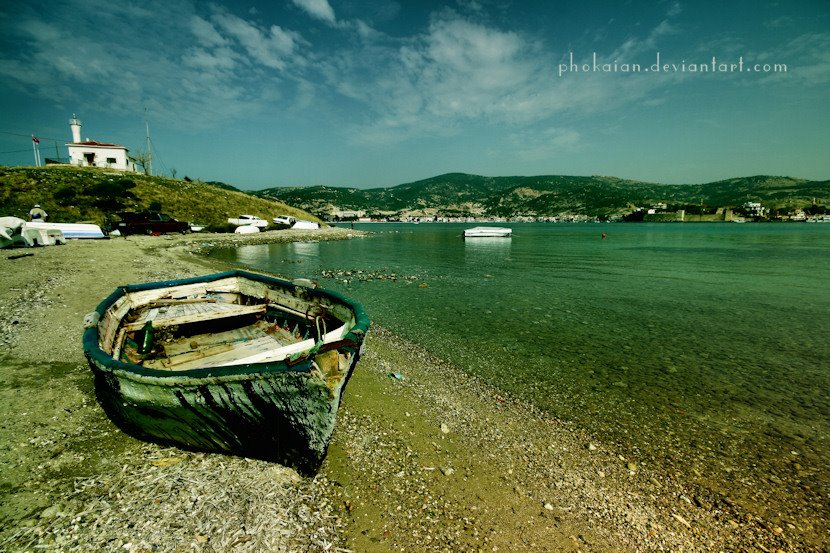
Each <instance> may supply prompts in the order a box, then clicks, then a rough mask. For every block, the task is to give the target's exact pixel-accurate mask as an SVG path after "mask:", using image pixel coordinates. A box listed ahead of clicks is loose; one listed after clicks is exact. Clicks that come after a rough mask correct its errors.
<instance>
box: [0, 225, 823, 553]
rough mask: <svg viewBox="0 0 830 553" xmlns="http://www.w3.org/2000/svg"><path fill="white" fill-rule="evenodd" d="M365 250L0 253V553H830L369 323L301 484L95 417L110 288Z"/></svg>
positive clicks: (328, 235)
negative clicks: (270, 254) (89, 342)
mask: <svg viewBox="0 0 830 553" xmlns="http://www.w3.org/2000/svg"><path fill="white" fill-rule="evenodd" d="M360 236H361V233H359V232H355V231H348V230H346V229H323V230H320V231H304V232H298V231H296V232H295V231H291V232H285V231H282V232H269V233H263V234H261V235H252V236H238V235H186V236H176V237H143V236H142V237H130V238H129V239H123V238H119V239H112V240H102V241H70V242H69V243H68V244H67V245H65V246H55V247H48V248H38V249H31V250H3V251H2V253H0V259H2V261H1V262H2V264H3V268H4V270H3V271H0V343H1V344H2V349H0V351H2V353H0V411H2V421H3V422H2V425H0V466H2V467H3V470H2V480H0V499H1V501H0V551H31V550H47V551H72V550H74V551H92V550H106V551H116V550H118V551H141V552H145V551H185V550H186V551H194V550H195V551H394V550H398V551H668V550H671V551H776V552H777V551H827V550H828V549H827V547H828V546H827V545H826V544H827V541H826V538H827V522H826V521H824V523H823V527H821V526H818V527H817V526H809V527H808V526H807V525H806V523H805V522H804V521H795V520H794V521H783V522H781V521H768V520H763V519H761V518H760V517H759V516H758V515H756V514H753V513H752V512H747V511H746V510H744V509H742V508H741V507H740V506H738V505H736V504H734V502H732V501H730V499H729V498H728V497H727V496H724V495H719V494H718V495H716V494H713V493H712V492H709V491H706V490H700V489H695V488H694V487H693V486H691V485H690V484H689V483H688V482H685V481H684V480H683V479H682V478H681V477H679V476H678V475H677V474H674V473H666V472H660V471H655V470H653V469H652V467H650V466H649V465H648V464H647V463H646V462H643V461H639V462H635V461H634V460H633V459H632V458H630V457H629V453H628V452H625V451H620V450H618V449H617V448H616V446H615V447H612V446H610V445H606V444H604V443H603V440H602V437H601V436H589V435H586V434H585V433H583V432H582V431H580V430H579V429H577V428H573V427H571V426H569V425H567V424H564V423H562V422H561V421H558V420H555V419H552V418H550V417H548V416H546V415H544V414H543V413H540V412H538V411H537V410H535V409H534V408H532V407H531V406H529V405H526V404H523V403H522V402H519V401H516V400H514V399H512V398H509V397H504V396H503V395H500V393H499V392H498V391H497V390H495V389H492V388H489V387H487V386H485V385H483V384H481V383H480V382H478V381H477V380H475V379H474V378H471V377H469V376H467V375H465V374H464V373H463V372H461V371H460V370H458V369H457V368H455V367H454V366H452V364H451V363H449V362H448V361H446V360H442V359H437V358H435V357H434V356H432V355H431V354H430V353H429V352H428V351H425V350H423V349H422V348H419V347H417V346H416V345H414V344H411V343H407V342H405V341H404V340H402V339H400V338H399V337H396V336H395V335H393V334H392V333H390V332H389V331H387V330H385V329H383V328H378V327H373V329H372V331H371V332H370V334H369V337H368V338H367V344H366V354H365V356H364V358H363V359H362V360H361V362H360V363H359V365H358V367H357V370H356V371H355V374H354V376H353V378H352V379H351V381H350V383H349V386H348V388H347V390H346V393H345V396H344V400H343V403H342V406H341V411H340V413H339V415H338V424H337V428H336V431H335V434H334V437H333V439H332V442H331V445H330V449H329V454H328V457H327V459H326V461H325V462H324V465H323V467H322V469H321V471H320V473H319V474H318V475H317V476H316V477H315V478H302V477H300V476H298V475H297V474H296V472H294V471H293V470H291V469H288V468H284V467H281V466H280V465H276V464H272V463H266V462H263V461H254V460H248V459H243V458H236V457H229V456H224V455H218V454H201V453H192V452H185V451H182V450H178V449H175V448H166V447H161V446H157V445H154V444H148V443H144V442H140V441H137V440H135V439H133V438H131V437H129V436H127V435H125V434H123V433H122V432H120V431H119V430H118V429H117V428H115V426H113V425H112V423H110V422H109V420H108V419H107V418H106V417H105V415H104V413H103V412H102V411H101V409H100V408H99V407H98V405H97V403H96V401H95V397H94V391H93V387H92V378H91V373H90V372H89V369H88V368H87V366H86V362H85V360H84V358H83V353H82V350H81V326H82V325H81V323H82V320H83V316H84V314H86V313H87V312H89V311H92V309H93V308H94V307H95V305H97V303H98V302H99V301H101V300H102V299H103V298H104V297H106V296H107V295H108V294H109V293H110V292H112V291H113V290H114V289H115V288H116V287H117V286H118V285H121V284H127V283H136V282H148V281H155V280H164V279H171V278H183V277H188V276H196V275H199V274H206V273H209V272H215V271H217V270H222V269H225V268H226V267H222V266H219V265H218V264H217V263H216V262H215V261H211V260H208V259H206V258H204V257H203V256H201V255H198V254H199V253H200V252H201V253H203V252H205V251H207V250H210V249H212V248H216V247H223V246H228V245H235V244H249V243H265V242H274V241H285V240H327V239H350V238H352V239H359V238H360ZM26 254H31V255H26ZM21 255H23V257H19V256H21ZM286 276H291V275H286ZM358 299H359V298H358ZM370 316H371V313H370Z"/></svg>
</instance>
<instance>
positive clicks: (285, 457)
mask: <svg viewBox="0 0 830 553" xmlns="http://www.w3.org/2000/svg"><path fill="white" fill-rule="evenodd" d="M229 275H238V276H243V277H245V278H254V279H256V280H259V281H261V282H266V283H271V281H273V283H277V284H279V285H280V286H282V287H286V288H290V287H291V286H293V285H292V284H291V283H288V282H286V281H282V280H280V279H273V278H271V277H266V276H264V275H255V274H253V273H246V272H244V271H235V272H232V273H223V274H220V275H211V277H203V278H202V279H188V280H186V281H171V282H167V283H157V284H154V285H138V286H126V287H122V288H120V289H119V290H117V291H116V292H115V293H113V294H112V295H111V296H110V297H109V298H107V299H106V300H104V302H102V303H101V304H100V305H99V306H98V308H97V310H96V312H97V313H98V314H99V315H100V316H101V317H103V316H104V314H105V313H106V311H107V309H109V308H110V306H112V305H113V304H114V303H115V302H116V301H118V300H119V299H120V298H121V297H123V295H124V294H127V293H130V292H132V291H137V290H147V289H151V288H150V287H152V286H156V287H164V286H174V285H176V284H180V283H191V282H197V281H202V280H205V278H213V279H219V278H226V277H228V276H229ZM307 293H309V294H311V295H313V296H315V297H317V296H319V297H324V298H325V299H326V300H327V301H337V302H347V304H348V305H349V308H350V309H353V310H354V313H355V325H354V326H353V327H352V328H351V329H350V331H349V332H348V333H347V334H346V335H345V336H343V337H342V339H339V340H337V341H336V342H332V343H329V344H325V345H322V346H318V347H317V348H315V350H314V351H312V352H308V353H307V354H302V355H300V356H299V357H292V359H285V360H282V361H276V362H273V361H272V362H266V363H251V364H244V365H235V366H216V367H210V368H201V369H192V370H187V371H169V370H168V371H165V370H157V369H151V368H146V367H141V366H137V365H133V364H130V363H125V362H122V361H119V360H116V359H113V358H112V356H111V355H108V354H107V353H106V352H105V351H103V350H102V349H101V347H100V336H99V326H100V325H99V324H95V325H93V326H92V327H91V328H87V330H86V331H85V333H84V351H85V354H86V356H87V359H88V360H89V365H90V368H91V369H92V372H93V374H94V376H95V391H96V396H97V398H98V401H99V403H100V404H101V406H102V407H103V409H104V411H105V412H106V413H107V415H108V417H109V418H110V419H111V420H112V421H113V422H114V423H115V424H116V425H117V426H118V427H119V428H121V429H122V430H123V431H125V432H127V433H128V434H130V435H133V436H135V437H137V438H140V439H145V440H150V441H156V442H159V443H165V444H172V445H178V446H182V447H185V448H189V449H195V450H203V451H214V452H223V453H227V454H233V455H242V456H246V457H252V458H259V459H266V460H272V461H277V462H280V463H282V464H285V465H288V466H294V467H296V468H297V469H298V470H300V471H301V472H304V473H313V472H314V471H316V470H317V469H318V468H319V465H320V463H321V462H322V460H323V458H324V457H325V454H326V450H327V446H328V441H329V438H330V437H331V434H332V432H333V430H334V425H335V419H336V413H337V409H338V406H339V403H340V399H341V397H342V393H343V390H344V388H345V386H346V383H347V382H348V379H349V377H350V376H351V373H352V371H353V370H354V368H355V365H356V364H357V361H358V359H359V357H360V352H361V348H362V343H363V337H364V336H365V333H366V331H367V330H368V326H369V321H368V318H367V317H366V315H365V313H364V312H363V309H362V307H361V306H360V304H358V303H356V302H353V301H351V300H348V299H347V298H343V297H342V296H339V295H338V294H335V293H333V292H328V291H325V290H308V291H307ZM323 358H326V359H328V360H329V361H331V360H334V362H335V363H339V364H338V365H337V370H335V371H334V372H332V373H327V374H326V375H323V374H322V373H321V371H320V367H321V366H323Z"/></svg>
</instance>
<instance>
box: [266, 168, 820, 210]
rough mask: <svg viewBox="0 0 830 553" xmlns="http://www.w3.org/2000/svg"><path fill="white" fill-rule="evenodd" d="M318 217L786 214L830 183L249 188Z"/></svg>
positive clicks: (465, 178)
mask: <svg viewBox="0 0 830 553" xmlns="http://www.w3.org/2000/svg"><path fill="white" fill-rule="evenodd" d="M250 193H251V194H254V195H256V196H259V197H263V198H269V199H273V200H278V201H281V202H284V203H286V204H289V205H292V206H296V207H298V208H301V209H304V210H306V211H309V212H311V213H314V214H316V215H318V216H321V217H327V216H331V215H332V214H333V213H334V212H335V211H336V210H341V211H342V210H353V211H365V212H366V213H367V214H374V215H386V216H389V215H395V216H401V217H405V216H422V215H427V216H432V215H435V216H439V217H458V216H477V217H483V216H496V217H510V216H530V217H544V216H559V215H563V214H575V215H577V214H578V215H588V216H596V217H615V216H622V215H625V214H628V213H631V212H632V211H634V209H635V208H637V207H650V206H653V205H657V204H666V206H667V209H669V210H671V209H695V208H698V209H700V208H701V207H707V208H715V207H738V206H741V205H743V204H744V203H746V202H750V201H751V202H761V203H762V204H763V205H764V206H765V207H766V208H767V209H769V210H770V211H771V212H774V211H781V212H788V211H792V210H797V209H802V208H805V207H809V206H812V205H813V202H814V199H815V201H816V202H817V203H818V204H826V203H827V201H828V200H830V181H809V180H804V179H796V178H791V177H774V176H754V177H741V178H734V179H728V180H723V181H718V182H712V183H707V184H659V183H649V182H640V181H633V180H625V179H619V178H615V177H604V176H591V177H579V176H563V175H544V176H535V177H484V176H479V175H468V174H464V173H448V174H445V175H439V176H436V177H432V178H429V179H424V180H420V181H416V182H410V183H406V184H400V185H398V186H393V187H389V188H371V189H358V188H338V187H330V186H310V187H288V188H269V189H266V190H260V191H256V192H250Z"/></svg>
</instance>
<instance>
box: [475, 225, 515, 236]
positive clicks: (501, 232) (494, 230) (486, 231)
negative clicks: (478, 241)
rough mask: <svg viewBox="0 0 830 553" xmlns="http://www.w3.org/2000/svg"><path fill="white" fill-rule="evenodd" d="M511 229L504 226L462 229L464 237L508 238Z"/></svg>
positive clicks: (511, 231) (511, 232)
mask: <svg viewBox="0 0 830 553" xmlns="http://www.w3.org/2000/svg"><path fill="white" fill-rule="evenodd" d="M511 234H513V229H510V228H505V227H473V228H468V229H466V230H465V231H464V238H493V237H499V238H510V235H511Z"/></svg>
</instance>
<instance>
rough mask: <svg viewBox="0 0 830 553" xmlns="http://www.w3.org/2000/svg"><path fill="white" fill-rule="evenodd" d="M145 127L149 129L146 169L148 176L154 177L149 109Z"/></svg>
mask: <svg viewBox="0 0 830 553" xmlns="http://www.w3.org/2000/svg"><path fill="white" fill-rule="evenodd" d="M144 127H145V128H146V129H147V160H146V161H145V162H144V163H145V166H144V168H145V169H146V170H147V174H148V175H150V176H153V152H152V150H150V123H148V122H147V108H144Z"/></svg>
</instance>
